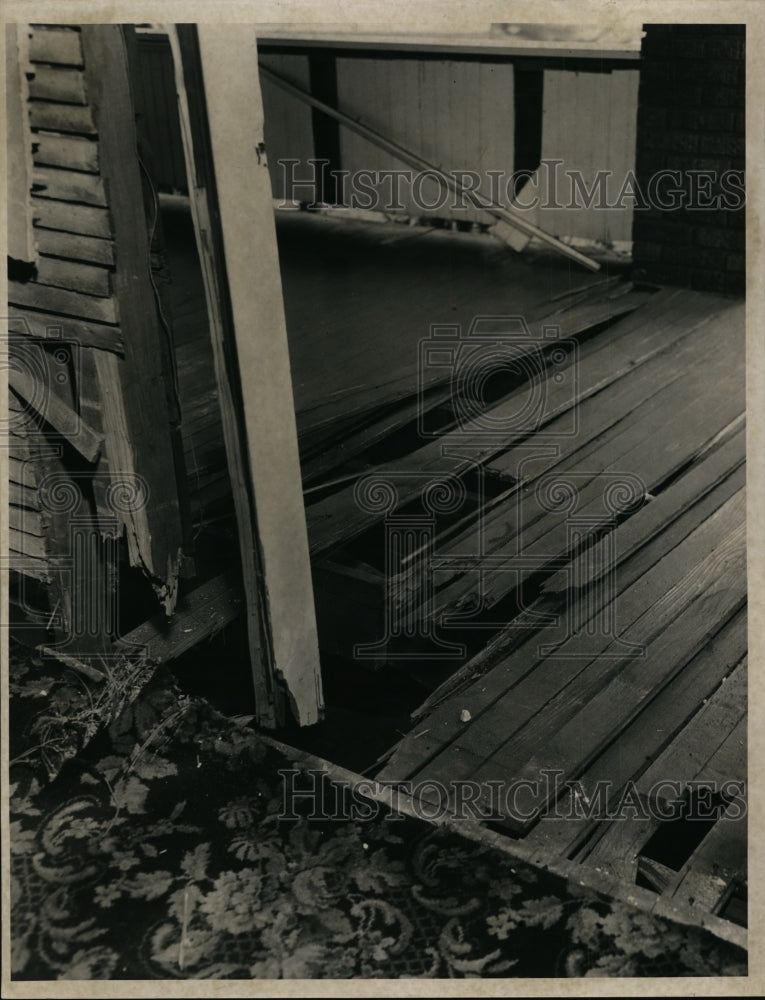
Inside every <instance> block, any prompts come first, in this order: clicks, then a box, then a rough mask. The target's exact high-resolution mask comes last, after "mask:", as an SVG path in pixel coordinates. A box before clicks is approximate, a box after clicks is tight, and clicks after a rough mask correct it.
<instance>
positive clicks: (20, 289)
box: [8, 281, 118, 323]
mask: <svg viewBox="0 0 765 1000" xmlns="http://www.w3.org/2000/svg"><path fill="white" fill-rule="evenodd" d="M8 301H9V302H11V303H12V304H13V305H17V306H26V307H27V308H30V309H38V310H40V311H42V312H47V313H62V314H63V315H64V316H81V317H82V318H83V319H92V320H95V321H96V322H97V323H116V322H117V319H118V317H117V303H116V301H115V300H114V299H102V298H97V297H96V296H94V295H83V294H81V293H80V292H74V291H72V290H71V289H68V288H54V287H51V286H49V285H41V284H38V283H35V282H28V283H27V284H22V283H20V282H17V281H9V282H8Z"/></svg>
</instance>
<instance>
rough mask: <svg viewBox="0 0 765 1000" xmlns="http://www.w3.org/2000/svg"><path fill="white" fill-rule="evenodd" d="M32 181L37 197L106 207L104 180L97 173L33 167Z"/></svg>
mask: <svg viewBox="0 0 765 1000" xmlns="http://www.w3.org/2000/svg"><path fill="white" fill-rule="evenodd" d="M32 183H33V185H34V191H35V194H36V195H37V197H38V198H53V199H55V200H56V201H73V202H81V203H83V204H86V205H97V206H99V207H101V208H105V207H106V192H105V191H104V182H103V181H102V180H101V178H100V177H99V176H98V175H97V174H83V173H80V172H79V171H77V170H64V169H62V168H61V167H35V169H34V171H33V173H32Z"/></svg>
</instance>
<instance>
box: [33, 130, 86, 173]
mask: <svg viewBox="0 0 765 1000" xmlns="http://www.w3.org/2000/svg"><path fill="white" fill-rule="evenodd" d="M32 160H33V162H34V163H35V165H36V166H44V167H65V168H67V169H69V170H80V171H83V172H85V173H90V174H97V173H98V144H97V143H96V142H94V141H93V140H92V139H86V138H85V137H84V136H76V135H58V134H57V133H55V132H38V133H37V134H36V135H35V137H34V142H33V144H32Z"/></svg>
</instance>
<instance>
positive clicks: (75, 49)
mask: <svg viewBox="0 0 765 1000" xmlns="http://www.w3.org/2000/svg"><path fill="white" fill-rule="evenodd" d="M29 58H30V59H31V61H32V62H40V63H54V64H58V65H65V66H81V65H82V46H81V44H80V33H79V31H75V30H74V29H72V28H64V27H53V26H52V25H49V26H46V27H42V26H40V25H35V26H34V27H33V28H31V29H30V33H29Z"/></svg>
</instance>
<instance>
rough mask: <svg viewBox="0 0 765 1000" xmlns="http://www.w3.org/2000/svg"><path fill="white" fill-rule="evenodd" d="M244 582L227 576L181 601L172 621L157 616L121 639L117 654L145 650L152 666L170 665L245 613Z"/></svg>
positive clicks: (116, 645)
mask: <svg viewBox="0 0 765 1000" xmlns="http://www.w3.org/2000/svg"><path fill="white" fill-rule="evenodd" d="M243 606H244V595H243V593H242V582H241V580H240V579H238V578H237V576H236V574H234V573H224V574H222V575H221V576H216V577H215V578H214V579H212V580H208V581H207V582H206V583H203V584H202V585H201V586H199V587H196V588H195V589H194V590H192V591H191V592H190V593H188V594H186V595H185V596H184V597H182V598H180V600H179V601H178V604H177V605H176V608H175V612H174V614H173V616H172V618H170V619H169V620H168V619H167V618H166V617H165V615H155V616H154V617H153V618H150V619H149V620H148V621H146V622H144V623H143V624H141V625H139V626H138V627H137V628H134V629H133V630H132V631H131V632H128V633H126V634H125V635H123V636H120V638H119V640H118V641H117V643H116V644H115V652H124V653H127V654H130V653H131V652H133V651H135V650H141V651H142V652H143V653H145V655H146V656H147V658H148V659H149V660H151V662H152V663H167V662H168V661H169V660H174V659H177V658H178V657H179V656H181V655H182V654H183V653H186V652H188V651H189V650H190V649H193V648H194V646H197V645H198V644H199V643H200V642H203V641H205V640H206V639H210V638H212V636H214V635H215V634H216V633H218V632H220V630H221V629H223V628H225V627H226V625H228V624H230V623H231V622H232V621H234V619H235V618H237V617H238V616H239V614H241V611H242V608H243Z"/></svg>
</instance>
